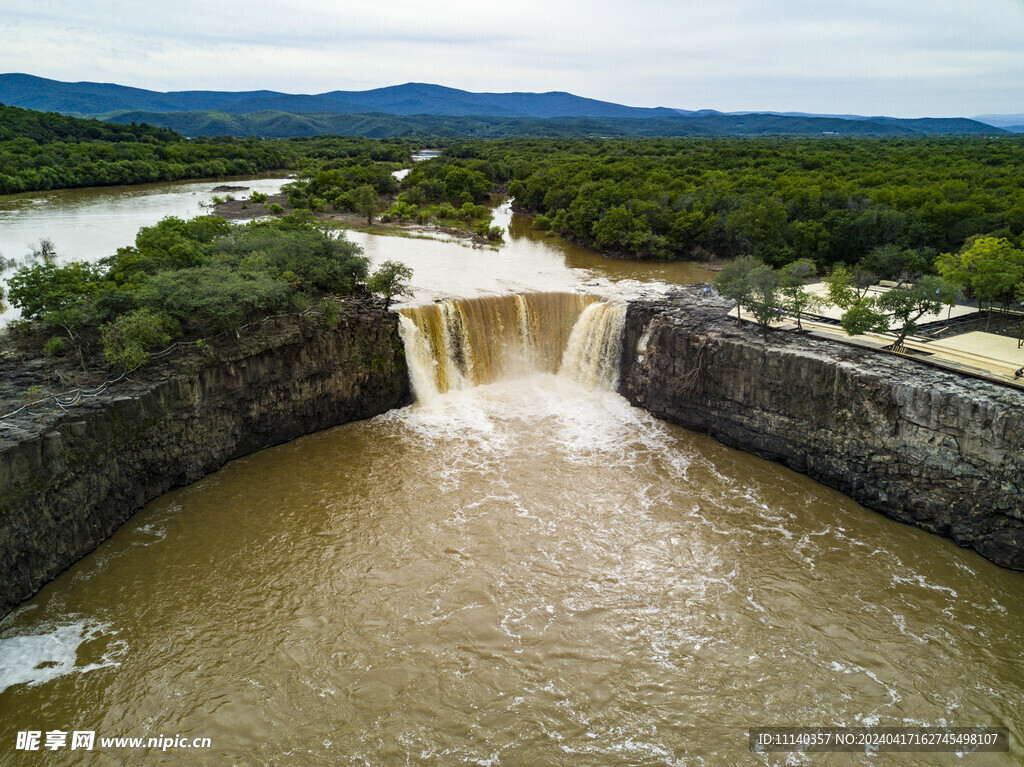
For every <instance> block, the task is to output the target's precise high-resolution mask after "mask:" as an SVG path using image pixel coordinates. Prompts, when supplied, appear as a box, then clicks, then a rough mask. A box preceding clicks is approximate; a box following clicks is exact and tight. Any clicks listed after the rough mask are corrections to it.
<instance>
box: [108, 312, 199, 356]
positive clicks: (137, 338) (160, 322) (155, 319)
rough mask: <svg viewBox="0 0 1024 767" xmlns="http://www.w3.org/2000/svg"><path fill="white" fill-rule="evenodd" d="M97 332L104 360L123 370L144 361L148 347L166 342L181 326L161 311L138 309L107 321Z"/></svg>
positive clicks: (151, 347)
mask: <svg viewBox="0 0 1024 767" xmlns="http://www.w3.org/2000/svg"><path fill="white" fill-rule="evenodd" d="M100 332H101V335H102V339H103V356H104V357H106V358H107V362H109V363H110V364H111V365H113V366H114V367H117V368H120V369H122V370H131V369H133V368H136V367H138V366H139V365H144V364H146V363H147V362H148V361H149V352H150V350H152V349H157V348H160V347H162V346H166V345H167V344H169V343H170V342H171V339H172V338H174V337H175V336H177V335H178V334H179V333H180V328H179V326H178V323H177V322H176V321H175V320H174V319H173V318H171V317H170V316H168V315H167V314H166V313H164V312H156V311H152V310H150V309H137V310H135V311H134V312H129V313H128V314H122V315H121V316H120V317H118V318H117V319H116V320H114V321H113V322H110V323H107V324H106V325H104V326H103V327H102V328H101V329H100Z"/></svg>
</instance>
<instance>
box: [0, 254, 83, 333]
mask: <svg viewBox="0 0 1024 767" xmlns="http://www.w3.org/2000/svg"><path fill="white" fill-rule="evenodd" d="M101 279H102V273H101V271H100V269H99V267H97V266H96V265H95V264H88V263H84V262H81V261H74V262H71V263H69V264H64V265H62V266H54V265H53V264H36V265H35V266H30V267H22V268H21V269H19V270H18V271H16V272H15V273H14V274H13V275H12V276H11V279H10V291H9V298H10V302H11V305H12V306H16V307H18V308H19V309H21V313H22V316H23V317H25V318H26V319H38V320H42V321H43V322H45V323H47V324H48V325H52V326H54V327H64V328H65V330H67V331H68V332H69V334H70V332H71V328H74V327H77V326H79V325H82V324H83V323H84V322H86V321H87V320H88V315H89V310H90V307H91V302H92V298H93V297H94V296H95V294H96V292H97V291H98V290H99V288H100V284H101Z"/></svg>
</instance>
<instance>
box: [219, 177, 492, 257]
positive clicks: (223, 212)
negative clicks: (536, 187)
mask: <svg viewBox="0 0 1024 767" xmlns="http://www.w3.org/2000/svg"><path fill="white" fill-rule="evenodd" d="M214 191H216V190H214ZM235 191H236V192H237V193H238V194H244V193H245V192H244V188H243V189H236V190H235ZM393 201H394V200H393V198H385V199H384V202H386V203H387V204H388V205H390V203H391V202H393ZM272 205H277V206H280V209H277V208H274V209H271V206H272ZM296 212H299V211H297V210H296V209H295V208H293V207H291V206H290V205H289V204H288V195H286V194H275V195H271V196H269V197H268V198H267V200H266V202H255V201H253V200H249V199H245V198H243V199H227V200H223V201H222V202H217V203H214V204H213V205H212V206H211V208H210V213H211V214H212V215H215V216H220V217H221V218H224V219H227V220H228V221H233V222H236V223H237V222H245V221H252V220H253V219H257V218H268V217H274V218H279V217H281V216H287V215H289V214H291V213H296ZM303 212H306V213H309V214H310V215H312V217H313V219H314V220H316V221H320V222H322V223H325V224H328V225H329V226H332V227H336V228H338V229H347V230H351V231H356V232H365V233H367V234H375V235H389V236H392V237H421V238H425V239H432V240H451V241H455V242H458V243H460V244H464V245H471V246H474V247H488V248H496V247H498V246H499V245H500V242H494V241H492V240H489V239H487V238H486V237H482V236H480V235H479V234H477V233H476V232H474V231H472V230H471V229H466V228H462V227H457V226H444V225H442V224H429V225H428V224H415V223H405V222H402V221H382V220H381V219H380V218H375V219H374V221H373V223H372V224H368V223H367V221H366V216H360V215H357V214H355V213H346V212H344V211H332V212H330V213H326V212H319V213H317V212H312V211H308V210H307V211H303Z"/></svg>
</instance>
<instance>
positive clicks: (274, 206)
mask: <svg viewBox="0 0 1024 767" xmlns="http://www.w3.org/2000/svg"><path fill="white" fill-rule="evenodd" d="M267 210H269V211H270V212H271V213H273V214H274V215H276V216H280V215H281V214H282V213H284V208H283V207H282V206H281V204H280V203H277V202H272V203H270V205H268V206H267Z"/></svg>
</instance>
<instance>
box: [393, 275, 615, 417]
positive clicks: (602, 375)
mask: <svg viewBox="0 0 1024 767" xmlns="http://www.w3.org/2000/svg"><path fill="white" fill-rule="evenodd" d="M624 322H625V304H624V303H621V302H604V301H601V300H600V299H599V298H597V297H596V296H588V295H578V294H575V293H526V294H521V295H509V296H494V297H487V298H465V299H453V300H448V301H440V302H437V303H434V304H429V305H427V306H419V307H413V308H406V309H402V310H401V311H400V312H399V333H400V335H401V337H402V341H403V342H404V343H405V350H406V359H407V361H408V363H409V375H410V378H411V380H412V386H413V390H414V391H415V393H416V397H417V399H418V400H420V401H424V400H429V399H431V398H432V397H434V396H436V395H438V394H443V393H444V392H446V391H450V390H453V389H464V388H469V387H472V386H479V385H481V384H488V383H493V382H495V381H498V380H501V379H504V378H514V377H517V376H522V375H528V374H530V373H534V372H546V373H557V374H559V375H560V376H563V377H566V378H569V379H571V380H575V381H577V382H579V383H581V384H583V385H584V386H586V387H587V388H590V389H594V388H614V387H615V385H616V384H617V378H618V367H619V356H620V351H621V344H622V327H623V324H624Z"/></svg>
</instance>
